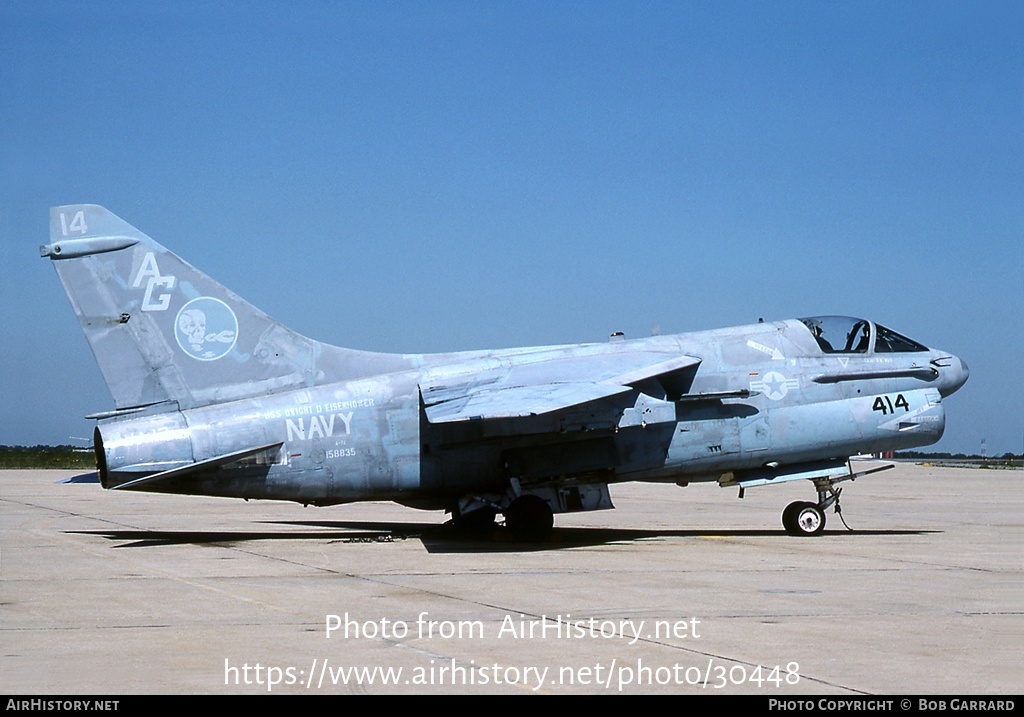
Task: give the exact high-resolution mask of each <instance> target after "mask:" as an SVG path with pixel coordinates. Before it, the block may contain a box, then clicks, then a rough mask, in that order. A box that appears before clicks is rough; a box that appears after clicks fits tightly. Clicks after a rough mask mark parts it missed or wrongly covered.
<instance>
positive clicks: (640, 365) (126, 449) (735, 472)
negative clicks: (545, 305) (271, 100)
mask: <svg viewBox="0 0 1024 717" xmlns="http://www.w3.org/2000/svg"><path fill="white" fill-rule="evenodd" d="M50 226H51V243H50V244H49V245H46V246H43V247H42V248H41V254H42V255H43V256H45V257H49V258H50V259H51V260H52V261H53V265H54V267H55V268H56V270H57V274H58V276H59V277H60V280H61V282H62V283H63V285H64V288H65V290H66V291H67V294H68V296H69V298H70V300H71V303H72V306H73V307H74V310H75V313H76V315H77V316H78V319H79V322H80V323H81V325H82V328H83V331H84V332H85V335H86V338H87V339H88V341H89V344H90V346H91V348H92V350H93V353H94V354H95V356H96V358H97V361H98V362H99V365H100V368H101V371H102V372H103V376H104V378H105V379H106V381H107V384H108V386H109V387H110V391H111V394H112V395H113V398H114V402H115V405H116V410H114V411H112V412H109V413H106V414H101V416H100V418H99V423H98V426H97V433H96V435H97V442H96V444H97V451H98V454H99V455H100V459H101V477H102V480H103V484H104V485H105V486H106V487H117V486H118V485H123V484H125V483H127V482H129V481H138V480H139V479H140V478H145V477H147V476H150V477H151V478H150V479H148V480H142V481H139V482H138V483H137V484H135V485H133V488H135V487H137V488H140V489H144V490H152V491H161V492H172V493H195V494H206V495H220V496H236V497H243V498H272V499H282V500H294V501H299V502H303V503H314V504H331V503H338V502H345V501H356V500H365V499H374V500H377V499H388V500H395V501H399V502H403V503H406V504H409V505H415V506H419V507H434V508H446V509H449V510H451V509H453V508H456V507H457V506H459V505H460V502H461V505H463V506H466V505H469V504H470V503H472V502H473V501H480V500H483V501H485V502H487V501H490V502H491V503H492V504H493V505H496V506H497V507H498V508H502V507H505V506H507V504H508V501H509V499H510V498H512V497H514V496H515V495H516V494H518V493H521V492H533V493H536V494H538V495H543V496H545V497H546V499H547V500H548V501H549V503H551V504H552V507H553V508H554V509H555V510H556V511H558V510H565V509H588V508H602V507H610V505H611V503H610V500H608V499H607V491H606V490H605V489H604V488H603V486H604V485H606V484H608V483H613V482H616V481H627V480H644V481H664V482H680V483H686V482H691V481H699V480H719V481H720V482H722V483H723V484H730V485H736V484H738V485H744V475H745V473H744V471H749V473H748V474H746V475H748V477H749V480H748V481H747V484H748V485H761V484H765V483H770V482H771V480H772V476H771V474H772V471H777V472H778V475H779V478H780V479H786V480H788V479H789V477H792V476H794V475H796V476H799V477H801V478H812V479H813V478H814V477H815V476H817V477H819V478H828V477H830V476H832V473H831V468H829V469H828V470H824V469H822V470H820V471H818V472H817V473H815V471H814V470H813V469H808V470H803V469H802V468H801V465H802V464H807V466H814V465H816V463H815V462H820V461H829V460H831V459H840V460H841V459H845V458H846V457H848V456H850V455H852V454H856V453H861V452H874V451H886V450H894V449H902V448H911V447H915V446H921V445H927V444H930V443H933V442H935V441H936V440H938V438H939V437H940V436H941V435H942V431H943V427H944V412H943V405H942V397H943V396H948V395H949V394H951V393H952V392H954V391H956V390H957V389H958V388H959V387H960V386H961V385H962V384H963V383H964V382H965V381H966V380H967V375H968V371H967V367H966V365H965V364H964V363H963V362H962V361H960V359H958V358H956V357H954V356H952V355H950V354H949V353H947V352H944V351H939V350H933V349H927V350H926V349H924V347H920V348H921V350H920V351H918V350H914V351H910V352H905V353H880V352H876V351H875V350H874V346H873V343H874V336H875V327H874V325H873V324H864V326H865V327H870V330H871V339H872V340H871V345H870V346H869V348H868V350H867V351H865V352H863V353H845V354H826V353H823V351H822V348H821V347H820V346H819V345H818V343H817V341H816V340H815V338H814V336H813V335H812V333H811V330H810V329H809V326H808V325H805V323H804V322H802V321H799V320H791V321H779V322H773V323H760V324H755V325H752V326H741V327H735V328H729V329H719V330H715V331H703V332H696V333H689V334H679V335H675V336H653V337H649V338H644V339H637V340H622V341H614V342H609V343H606V344H584V345H569V346H554V347H541V348H523V349H510V350H501V351H474V352H462V353H455V354H406V355H395V354H381V353H372V352H364V351H355V350H351V349H344V348H339V347H335V346H330V345H327V344H322V343H319V342H317V341H313V340H311V339H308V338H306V337H303V336H299V335H298V334H296V333H294V332H292V331H291V330H289V329H287V328H285V327H284V326H282V325H281V324H279V323H277V322H276V321H275V320H273V319H272V318H270V317H269V316H267V315H266V314H264V313H263V312H261V311H259V310H258V309H256V308H254V307H252V306H251V305H249V304H248V303H246V302H245V301H244V300H243V299H241V298H240V297H238V296H237V295H236V294H234V293H232V292H231V291H229V290H227V289H225V288H224V287H223V286H221V285H220V284H218V283H217V282H215V281H213V280H212V279H210V278H209V277H207V276H206V275H205V274H203V273H201V272H200V271H198V270H197V269H195V268H194V267H192V266H190V265H189V264H187V263H185V262H184V261H182V260H181V259H179V258H178V257H177V256H175V255H174V254H172V253H171V252H169V251H167V250H166V249H164V248H163V247H162V246H160V245H159V244H157V243H156V242H154V241H153V240H152V239H150V238H149V237H147V236H146V235H145V234H143V233H142V232H139V231H138V230H137V229H135V228H134V227H132V226H130V225H128V224H127V223H125V222H123V221H122V220H120V219H119V218H117V217H115V216H114V215H113V214H111V213H109V212H108V211H106V210H105V209H103V208H101V207H97V206H93V205H76V206H67V207H55V208H54V209H53V210H52V211H51V221H50ZM856 321H857V320H854V319H845V318H844V319H843V322H845V323H853V322H856ZM865 330H866V329H865ZM879 401H882V403H881V404H879V403H878V402H879ZM256 449H262V450H256ZM238 453H243V454H244V456H245V457H244V458H242V459H240V460H236V459H235V457H234V454H238ZM204 461H206V462H207V463H203V462H204ZM833 462H834V461H833ZM197 464H198V465H197ZM831 465H832V463H829V466H831ZM171 470H175V473H173V474H163V475H162V472H165V471H171ZM787 476H788V477H787ZM580 487H582V488H580ZM568 490H573V491H575V492H573V493H571V494H569V493H566V491H568ZM819 490H820V486H819ZM559 491H562V492H561V493H560V492H559ZM566 496H568V497H566ZM567 505H568V506H570V507H569V508H567V507H566V506H567Z"/></svg>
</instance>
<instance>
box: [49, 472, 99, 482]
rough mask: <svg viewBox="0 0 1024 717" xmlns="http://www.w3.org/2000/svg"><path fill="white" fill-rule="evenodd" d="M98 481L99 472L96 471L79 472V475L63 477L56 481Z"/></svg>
mask: <svg viewBox="0 0 1024 717" xmlns="http://www.w3.org/2000/svg"><path fill="white" fill-rule="evenodd" d="M99 482H100V474H99V473H97V472H96V471H92V472H91V473H80V474H79V475H76V476H71V477H70V478H65V479H64V480H59V481H57V483H99Z"/></svg>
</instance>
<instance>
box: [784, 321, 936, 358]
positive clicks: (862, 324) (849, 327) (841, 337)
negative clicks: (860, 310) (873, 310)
mask: <svg viewBox="0 0 1024 717" xmlns="http://www.w3.org/2000/svg"><path fill="white" fill-rule="evenodd" d="M800 321H802V322H803V324H804V326H806V327H807V329H808V330H809V331H810V332H811V335H812V336H813V337H814V340H815V341H817V342H818V346H820V347H821V350H822V351H823V352H824V353H827V354H866V353H868V351H870V350H872V345H873V346H874V349H873V350H874V353H879V354H880V353H915V352H919V351H927V350H928V348H927V347H926V346H923V345H921V344H919V343H918V342H916V341H914V340H913V339H908V338H907V337H906V336H902V335H900V334H898V333H896V332H895V331H893V330H892V329H887V328H885V327H884V326H880V325H878V324H875V323H873V322H871V321H868V320H867V319H857V318H854V317H852V316H811V317H809V318H806V319H800Z"/></svg>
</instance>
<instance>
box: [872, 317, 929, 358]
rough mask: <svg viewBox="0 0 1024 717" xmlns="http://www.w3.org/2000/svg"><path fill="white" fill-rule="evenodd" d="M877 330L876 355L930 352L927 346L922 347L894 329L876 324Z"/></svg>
mask: <svg viewBox="0 0 1024 717" xmlns="http://www.w3.org/2000/svg"><path fill="white" fill-rule="evenodd" d="M875 329H876V334H875V353H879V354H881V353H895V352H900V353H910V352H914V351H927V350H928V348H927V347H926V346H922V345H921V344H919V343H917V342H916V341H914V340H912V339H908V338H907V337H906V336H901V335H900V334H898V333H896V332H895V331H893V330H892V329H887V328H885V327H884V326H879V325H878V324H875Z"/></svg>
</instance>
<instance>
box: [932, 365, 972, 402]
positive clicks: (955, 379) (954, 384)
mask: <svg viewBox="0 0 1024 717" xmlns="http://www.w3.org/2000/svg"><path fill="white" fill-rule="evenodd" d="M939 363H940V365H941V364H948V365H945V366H941V367H940V368H939V382H940V385H939V393H941V394H942V395H943V396H948V395H950V394H951V393H955V392H956V391H957V390H959V388H960V387H961V386H963V385H964V384H965V383H967V377H968V376H970V375H971V369H969V368H968V367H967V362H966V361H964V360H963V359H961V358H958V357H956V356H950V357H949V358H948V359H947V360H946V361H940V362H939Z"/></svg>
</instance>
